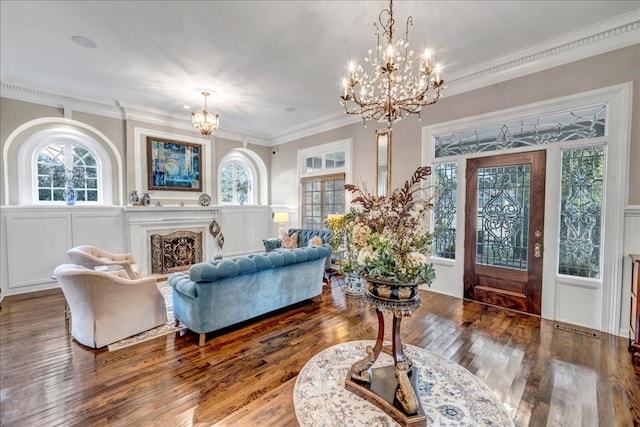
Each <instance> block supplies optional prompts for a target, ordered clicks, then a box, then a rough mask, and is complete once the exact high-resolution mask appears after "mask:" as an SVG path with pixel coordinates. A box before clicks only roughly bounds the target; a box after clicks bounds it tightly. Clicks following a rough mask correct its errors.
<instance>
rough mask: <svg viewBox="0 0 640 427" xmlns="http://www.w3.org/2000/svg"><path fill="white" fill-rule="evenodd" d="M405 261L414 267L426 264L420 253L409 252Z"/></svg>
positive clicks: (425, 259)
mask: <svg viewBox="0 0 640 427" xmlns="http://www.w3.org/2000/svg"><path fill="white" fill-rule="evenodd" d="M407 260H409V262H410V263H411V264H414V265H423V264H427V262H428V259H427V257H426V256H424V255H423V254H421V253H420V252H411V253H409V254H407Z"/></svg>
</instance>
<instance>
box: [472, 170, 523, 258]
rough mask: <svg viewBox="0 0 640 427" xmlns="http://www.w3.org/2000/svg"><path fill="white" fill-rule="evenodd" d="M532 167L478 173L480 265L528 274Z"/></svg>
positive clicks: (478, 251)
mask: <svg viewBox="0 0 640 427" xmlns="http://www.w3.org/2000/svg"><path fill="white" fill-rule="evenodd" d="M530 176H531V165H529V164H526V165H505V166H495V167H487V168H479V169H478V239H477V247H476V262H477V263H478V264H484V265H489V266H497V267H506V268H513V269H516V270H527V268H528V230H529V199H530V185H529V183H530Z"/></svg>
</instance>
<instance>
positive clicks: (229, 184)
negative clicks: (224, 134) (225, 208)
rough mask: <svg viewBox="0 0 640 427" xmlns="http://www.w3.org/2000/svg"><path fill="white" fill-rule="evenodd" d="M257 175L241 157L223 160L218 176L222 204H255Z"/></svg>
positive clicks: (235, 156) (236, 156)
mask: <svg viewBox="0 0 640 427" xmlns="http://www.w3.org/2000/svg"><path fill="white" fill-rule="evenodd" d="M254 181H255V174H254V173H253V171H252V168H251V165H250V164H249V162H248V161H247V160H246V159H244V158H243V157H241V156H239V155H234V156H231V157H230V158H228V159H226V160H223V162H222V164H221V165H220V172H219V175H218V182H219V189H220V193H219V194H220V203H221V204H238V205H243V204H245V203H247V204H254V203H255V187H256V186H255V182H254Z"/></svg>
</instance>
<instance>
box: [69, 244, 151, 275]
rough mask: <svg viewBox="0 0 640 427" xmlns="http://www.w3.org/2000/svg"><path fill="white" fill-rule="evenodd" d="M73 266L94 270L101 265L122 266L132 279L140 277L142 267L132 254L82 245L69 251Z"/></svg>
mask: <svg viewBox="0 0 640 427" xmlns="http://www.w3.org/2000/svg"><path fill="white" fill-rule="evenodd" d="M67 256H68V257H69V261H70V262H71V263H72V264H76V265H81V266H83V267H86V268H89V269H94V268H95V267H97V266H99V265H120V266H122V268H124V270H125V271H126V272H127V275H128V276H129V278H130V279H137V278H138V277H139V276H140V265H139V264H138V263H137V262H136V260H135V259H134V258H133V255H132V254H115V253H111V252H108V251H105V250H104V249H100V248H98V247H96V246H91V245H81V246H76V247H75V248H71V249H69V250H68V251H67Z"/></svg>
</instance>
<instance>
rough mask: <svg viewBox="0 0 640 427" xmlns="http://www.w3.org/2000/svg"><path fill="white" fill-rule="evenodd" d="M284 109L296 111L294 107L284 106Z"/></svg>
mask: <svg viewBox="0 0 640 427" xmlns="http://www.w3.org/2000/svg"><path fill="white" fill-rule="evenodd" d="M284 111H288V112H292V111H296V109H295V108H294V107H286V108H285V109H284Z"/></svg>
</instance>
